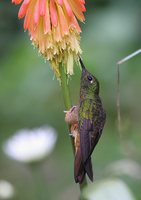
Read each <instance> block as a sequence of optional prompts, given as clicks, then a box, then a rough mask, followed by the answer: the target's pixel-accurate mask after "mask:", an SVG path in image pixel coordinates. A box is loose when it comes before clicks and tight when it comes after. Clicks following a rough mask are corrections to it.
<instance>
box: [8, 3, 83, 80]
mask: <svg viewBox="0 0 141 200" xmlns="http://www.w3.org/2000/svg"><path fill="white" fill-rule="evenodd" d="M12 2H13V3H15V4H20V3H21V2H22V5H21V7H20V10H19V13H18V17H19V19H21V18H23V17H24V29H25V30H28V31H29V34H30V36H31V40H32V42H33V44H34V45H35V46H36V47H37V48H38V49H39V52H40V53H41V54H42V55H43V56H44V57H45V58H46V59H47V60H49V62H50V63H51V65H52V68H53V70H54V72H55V74H56V76H57V77H58V78H59V76H60V72H59V64H60V63H61V64H63V65H64V67H66V73H67V74H68V75H72V74H73V61H74V59H77V57H78V55H79V54H81V48H80V45H79V42H80V32H81V29H80V27H79V24H78V22H77V19H78V20H80V21H81V22H83V21H84V14H83V12H85V10H86V9H85V0H12ZM76 18H77V19H76Z"/></svg>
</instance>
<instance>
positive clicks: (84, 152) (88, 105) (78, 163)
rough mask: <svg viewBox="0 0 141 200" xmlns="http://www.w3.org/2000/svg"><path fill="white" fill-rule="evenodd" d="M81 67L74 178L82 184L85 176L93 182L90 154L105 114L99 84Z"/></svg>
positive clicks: (104, 119) (97, 138)
mask: <svg viewBox="0 0 141 200" xmlns="http://www.w3.org/2000/svg"><path fill="white" fill-rule="evenodd" d="M79 61H80V64H81V67H82V75H81V84H80V103H79V110H78V130H79V134H80V150H79V151H78V152H76V155H75V164H74V177H75V181H76V183H77V182H79V183H82V182H83V179H84V177H85V174H87V175H88V177H89V178H90V180H91V181H93V169H92V163H91V154H92V152H93V150H94V148H95V146H96V144H97V143H98V141H99V138H100V136H101V134H102V130H103V127H104V124H105V121H106V113H105V111H104V109H103V106H102V102H101V99H100V97H99V82H98V80H97V78H96V77H95V76H93V75H92V74H91V73H90V72H88V71H87V69H86V68H85V66H84V64H83V62H82V60H81V58H80V60H79Z"/></svg>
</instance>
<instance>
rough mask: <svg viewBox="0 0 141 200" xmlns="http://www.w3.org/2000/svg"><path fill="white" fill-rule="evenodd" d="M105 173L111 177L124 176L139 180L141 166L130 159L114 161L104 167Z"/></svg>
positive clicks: (140, 178) (140, 177)
mask: <svg viewBox="0 0 141 200" xmlns="http://www.w3.org/2000/svg"><path fill="white" fill-rule="evenodd" d="M106 172H107V173H108V174H111V175H126V176H129V177H131V178H135V179H138V180H141V166H140V165H139V164H138V163H137V162H135V161H134V160H130V159H122V160H118V161H115V162H113V163H111V164H110V165H108V166H107V167H106Z"/></svg>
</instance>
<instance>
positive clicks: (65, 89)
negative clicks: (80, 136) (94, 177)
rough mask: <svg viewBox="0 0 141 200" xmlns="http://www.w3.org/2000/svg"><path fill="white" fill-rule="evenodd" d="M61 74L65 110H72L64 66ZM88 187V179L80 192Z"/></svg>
mask: <svg viewBox="0 0 141 200" xmlns="http://www.w3.org/2000/svg"><path fill="white" fill-rule="evenodd" d="M60 74H61V87H62V93H63V99H64V104H65V109H66V110H69V109H70V108H71V106H72V105H71V98H70V92H69V84H68V80H67V79H68V77H67V74H66V73H65V69H64V67H63V65H61V66H60ZM68 129H69V131H70V126H68ZM70 139H71V144H72V149H73V153H74V154H75V146H74V139H73V138H72V137H70ZM86 186H87V181H86V178H85V179H84V181H83V183H82V184H80V191H81V193H82V191H83V189H84V188H85V187H86ZM80 199H81V200H86V199H84V198H83V197H82V196H81V197H80Z"/></svg>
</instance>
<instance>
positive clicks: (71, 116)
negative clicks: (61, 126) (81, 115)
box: [64, 106, 79, 125]
mask: <svg viewBox="0 0 141 200" xmlns="http://www.w3.org/2000/svg"><path fill="white" fill-rule="evenodd" d="M78 110H79V107H78V106H72V107H71V108H70V110H68V111H64V113H66V115H65V121H66V122H67V123H68V124H70V125H72V124H74V123H77V122H78Z"/></svg>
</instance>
